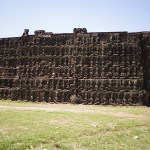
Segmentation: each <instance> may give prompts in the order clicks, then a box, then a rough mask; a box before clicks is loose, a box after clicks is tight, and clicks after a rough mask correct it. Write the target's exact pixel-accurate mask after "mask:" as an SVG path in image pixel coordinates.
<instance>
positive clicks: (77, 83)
mask: <svg viewBox="0 0 150 150" xmlns="http://www.w3.org/2000/svg"><path fill="white" fill-rule="evenodd" d="M140 36H141V34H138V33H137V34H136V33H135V34H128V33H126V32H123V33H88V34H82V33H81V34H80V33H79V34H68V35H67V34H65V35H55V34H54V35H52V37H46V36H36V35H35V36H29V35H27V36H22V37H21V38H14V39H1V40H0V59H1V61H0V97H1V98H4V99H8V98H10V99H13V100H17V99H22V100H30V101H46V102H70V97H71V96H72V95H76V96H77V97H78V98H79V99H80V102H81V103H84V104H105V105H108V104H116V105H119V104H120V105H126V104H127V105H136V104H138V105H141V104H143V103H145V101H146V100H147V93H146V91H145V84H144V80H143V64H142V49H141V43H140V42H141V39H140V38H141V37H140Z"/></svg>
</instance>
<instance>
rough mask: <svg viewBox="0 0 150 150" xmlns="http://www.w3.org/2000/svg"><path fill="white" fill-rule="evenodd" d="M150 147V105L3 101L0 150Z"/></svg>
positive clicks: (134, 149)
mask: <svg viewBox="0 0 150 150" xmlns="http://www.w3.org/2000/svg"><path fill="white" fill-rule="evenodd" d="M24 149H34V150H43V149H45V150H46V149H47V150H55V149H63V150H73V149H74V150H86V149H87V150H101V149H106V150H137V149H139V150H150V108H148V107H119V106H118V107H113V106H92V105H87V106H85V105H71V104H44V103H35V104H34V103H29V102H12V101H2V100H1V101H0V150H24Z"/></svg>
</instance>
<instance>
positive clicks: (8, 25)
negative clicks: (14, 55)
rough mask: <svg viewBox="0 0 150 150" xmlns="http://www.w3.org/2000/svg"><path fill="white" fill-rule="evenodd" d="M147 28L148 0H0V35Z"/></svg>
mask: <svg viewBox="0 0 150 150" xmlns="http://www.w3.org/2000/svg"><path fill="white" fill-rule="evenodd" d="M78 27H81V28H87V31H88V32H110V31H128V32H140V31H150V0H0V38H2V37H18V36H21V35H22V33H23V31H24V29H29V30H30V31H29V34H33V33H34V31H35V30H45V31H46V32H53V33H72V32H73V28H78Z"/></svg>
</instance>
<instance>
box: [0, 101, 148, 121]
mask: <svg viewBox="0 0 150 150" xmlns="http://www.w3.org/2000/svg"><path fill="white" fill-rule="evenodd" d="M122 108H123V110H124V111H121V110H122ZM141 108H142V109H145V110H147V109H148V110H150V108H148V107H144V106H143V107H131V106H128V107H124V106H115V107H114V106H95V105H81V104H80V105H72V104H49V103H48V104H43V103H39V104H31V105H28V104H21V103H20V104H19V103H16V104H15V105H9V103H8V105H6V103H5V102H0V109H1V110H8V109H11V110H12V109H13V110H32V111H36V110H37V111H48V112H55V111H57V112H74V113H96V114H97V113H98V114H109V115H112V116H119V117H146V118H147V117H148V118H150V116H148V115H146V116H145V114H133V113H128V112H127V111H128V110H129V111H131V109H135V110H136V109H139V111H140V109H141ZM133 111H134V110H133Z"/></svg>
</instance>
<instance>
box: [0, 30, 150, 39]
mask: <svg viewBox="0 0 150 150" xmlns="http://www.w3.org/2000/svg"><path fill="white" fill-rule="evenodd" d="M117 33H119V34H141V33H142V34H150V31H141V32H128V31H114V32H87V33H85V34H90V35H93V34H117ZM81 34H82V33H81ZM73 35H74V33H53V34H52V36H54V37H57V36H73ZM34 36H35V34H31V35H27V37H34ZM21 37H22V36H19V37H4V38H3V37H2V38H0V40H2V39H14V40H19V39H20V38H21ZM41 37H47V34H45V35H42V36H41Z"/></svg>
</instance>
